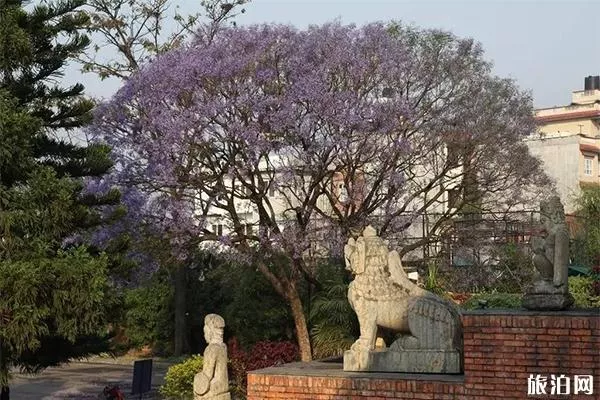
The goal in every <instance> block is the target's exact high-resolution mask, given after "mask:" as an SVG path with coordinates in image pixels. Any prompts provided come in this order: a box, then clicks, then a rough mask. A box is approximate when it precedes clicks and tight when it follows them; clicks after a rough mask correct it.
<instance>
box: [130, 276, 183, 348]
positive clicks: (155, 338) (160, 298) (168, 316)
mask: <svg viewBox="0 0 600 400" xmlns="http://www.w3.org/2000/svg"><path fill="white" fill-rule="evenodd" d="M172 298H173V289H172V285H171V284H170V282H169V281H168V276H167V275H166V274H164V273H162V272H159V273H157V274H155V276H154V277H153V278H152V279H151V280H150V281H149V282H147V283H146V284H145V285H144V286H141V287H138V288H135V289H129V290H127V291H126V292H125V318H124V321H123V325H124V326H125V335H126V336H127V339H128V341H129V345H130V346H132V347H136V348H140V347H142V346H144V345H152V346H153V347H154V348H155V349H157V350H159V349H160V348H161V347H164V346H167V347H168V346H169V343H170V342H171V337H172V335H173V333H172V331H173V328H172V322H171V321H172V310H171V307H170V305H171V302H172Z"/></svg>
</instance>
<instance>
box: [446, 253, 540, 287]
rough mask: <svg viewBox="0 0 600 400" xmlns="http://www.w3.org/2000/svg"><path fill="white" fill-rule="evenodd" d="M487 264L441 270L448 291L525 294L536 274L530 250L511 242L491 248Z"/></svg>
mask: <svg viewBox="0 0 600 400" xmlns="http://www.w3.org/2000/svg"><path fill="white" fill-rule="evenodd" d="M488 257H489V261H488V262H485V263H483V264H475V265H467V266H461V267H451V268H450V269H447V270H445V271H443V273H441V275H442V276H443V279H444V282H445V284H446V286H447V289H448V290H451V291H457V292H473V293H476V292H482V291H483V292H486V291H494V292H500V293H523V292H524V291H525V288H526V287H527V286H528V285H530V284H531V282H532V279H533V277H534V274H535V268H534V266H533V263H532V258H531V254H530V252H529V249H528V248H526V247H524V246H518V245H516V244H513V243H508V244H505V245H502V246H497V245H496V246H495V247H494V248H493V249H492V250H489V251H488Z"/></svg>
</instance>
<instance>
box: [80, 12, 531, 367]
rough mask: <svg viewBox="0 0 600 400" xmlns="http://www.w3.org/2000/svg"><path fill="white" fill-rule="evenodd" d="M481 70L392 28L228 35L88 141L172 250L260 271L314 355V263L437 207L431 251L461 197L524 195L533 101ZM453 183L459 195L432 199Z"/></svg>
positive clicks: (445, 45) (152, 83) (137, 78)
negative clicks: (304, 288)
mask: <svg viewBox="0 0 600 400" xmlns="http://www.w3.org/2000/svg"><path fill="white" fill-rule="evenodd" d="M490 69H491V66H490V64H489V63H487V62H486V61H484V60H483V57H482V50H481V48H480V46H479V45H477V44H476V43H474V42H473V41H472V40H470V39H459V38H456V37H455V36H453V35H451V34H449V33H445V32H439V31H423V30H418V29H413V28H405V27H403V26H401V25H399V24H391V25H386V24H381V23H375V24H369V25H366V26H364V27H361V28H357V27H354V26H343V25H341V24H339V23H333V24H326V25H324V26H320V27H310V28H309V29H307V30H297V29H295V28H293V27H289V26H273V25H265V26H252V27H244V28H231V29H225V30H222V31H219V32H218V33H217V34H216V35H215V36H214V38H213V40H212V41H207V40H204V39H203V38H202V37H199V38H198V39H197V41H196V42H194V43H193V44H191V45H189V46H186V47H182V48H179V49H177V50H174V51H172V52H169V53H166V54H164V55H162V56H161V57H159V58H158V59H157V60H156V61H154V62H153V63H151V64H149V65H147V66H145V67H144V68H142V69H141V70H140V72H139V73H137V74H135V75H133V76H132V77H131V78H130V79H129V80H128V81H127V82H126V83H125V85H124V86H123V88H122V89H121V90H120V91H119V92H118V93H117V94H116V95H115V96H114V97H113V99H112V100H111V101H110V102H109V103H108V104H105V105H104V106H103V107H101V108H100V109H99V110H98V113H97V115H96V122H95V125H94V126H93V128H92V129H91V133H92V134H93V135H95V137H96V138H98V139H99V140H101V141H103V142H106V143H108V144H109V145H110V146H111V147H112V148H113V156H114V160H115V162H116V163H117V166H118V168H116V169H115V174H114V176H113V181H112V182H113V183H114V184H116V185H121V186H123V187H128V188H131V189H132V190H135V191H136V193H137V194H138V195H141V198H143V199H145V200H144V201H143V203H142V204H140V206H139V207H138V210H140V219H143V220H144V221H146V222H147V223H149V224H150V223H154V224H156V225H157V226H160V227H161V229H162V230H163V232H164V234H165V235H167V236H168V237H169V238H170V240H171V241H172V245H173V251H174V252H178V251H181V250H184V249H185V248H186V247H187V248H188V249H189V248H190V246H191V247H193V246H198V245H200V244H201V243H202V242H215V241H218V243H219V244H220V247H219V248H221V249H223V248H225V249H228V250H230V251H231V253H232V254H234V255H236V256H237V257H238V259H239V260H240V261H243V262H247V263H248V264H252V265H253V266H255V267H256V268H257V270H258V271H260V273H262V274H263V275H264V276H265V277H266V278H267V279H268V280H269V282H270V283H271V284H272V285H273V287H274V288H275V290H276V291H277V292H278V293H279V294H280V295H281V296H282V298H283V299H285V301H286V302H287V304H288V305H289V307H290V309H291V311H292V314H293V316H294V320H295V326H296V334H297V339H298V344H299V346H300V349H301V357H302V359H303V360H310V359H311V346H310V341H309V334H308V329H307V323H306V319H305V313H304V307H303V303H302V301H301V298H300V295H299V287H300V284H301V283H302V282H304V281H309V282H311V283H315V284H318V282H316V277H315V271H314V270H315V267H314V266H315V265H316V262H315V260H314V257H311V256H315V257H320V256H322V255H323V254H324V252H327V251H330V250H336V251H338V252H339V250H340V248H341V246H340V245H341V243H342V242H343V241H344V240H345V238H346V237H347V235H349V234H356V232H358V231H359V230H360V229H362V228H363V227H364V226H365V225H366V224H368V223H373V224H375V225H376V226H377V227H378V229H379V230H380V233H381V234H382V235H386V234H388V233H397V232H398V231H401V230H404V229H406V228H408V227H409V226H410V225H411V223H412V222H413V220H414V217H415V216H418V215H420V214H421V213H423V212H424V211H425V210H429V209H430V208H432V207H437V208H438V209H440V210H441V214H440V218H439V221H438V222H437V225H436V226H435V227H434V228H433V229H432V230H431V232H430V233H429V236H428V237H425V238H423V241H421V242H420V243H419V244H418V245H423V244H424V243H426V242H427V241H429V240H434V239H435V237H436V235H439V233H440V231H441V230H442V229H444V227H445V226H446V225H445V224H444V221H446V222H447V221H448V220H449V219H450V218H452V216H453V215H455V214H456V213H457V212H460V211H461V210H464V208H465V207H469V208H470V209H477V210H485V209H489V208H495V209H502V210H505V209H507V208H510V207H512V206H513V205H514V204H515V203H517V202H522V201H524V200H526V194H527V193H528V192H527V190H526V189H527V188H528V187H529V185H532V184H534V183H537V182H536V180H537V179H538V177H541V176H543V174H542V173H541V172H540V169H539V163H538V162H537V161H536V160H535V159H533V158H531V157H530V156H529V155H528V153H527V150H526V148H525V146H524V145H523V144H522V143H521V138H523V137H524V136H525V135H527V134H529V133H531V132H532V130H533V129H534V122H533V119H532V105H531V100H530V98H529V96H528V95H526V94H523V93H522V92H520V91H519V90H518V89H517V88H516V87H515V85H514V83H513V82H511V81H510V80H505V79H499V78H496V77H494V76H492V75H491V73H490ZM451 187H452V188H455V190H460V191H461V193H462V194H463V195H462V196H460V197H459V199H458V200H455V201H454V202H453V204H452V205H453V207H442V206H441V205H443V204H444V203H445V202H446V201H447V197H446V196H447V190H448V189H449V188H451ZM137 198H138V199H139V198H140V197H137ZM215 214H218V215H221V220H222V221H226V222H225V227H224V229H223V231H222V232H220V231H219V229H213V228H212V225H213V224H215V222H214V221H216V219H215V218H216V217H215V216H214V215H215ZM217 225H218V224H217ZM340 239H341V240H340ZM413 246H414V244H413ZM181 257H182V259H184V258H185V254H183V255H182V256H181Z"/></svg>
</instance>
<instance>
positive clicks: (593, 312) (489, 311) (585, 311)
mask: <svg viewBox="0 0 600 400" xmlns="http://www.w3.org/2000/svg"><path fill="white" fill-rule="evenodd" d="M460 314H461V315H511V316H515V317H535V316H549V317H600V308H579V309H569V310H561V311H530V310H526V309H514V308H513V309H503V308H485V309H482V310H460Z"/></svg>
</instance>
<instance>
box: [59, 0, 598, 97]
mask: <svg viewBox="0 0 600 400" xmlns="http://www.w3.org/2000/svg"><path fill="white" fill-rule="evenodd" d="M173 3H174V4H178V5H179V6H180V10H181V11H182V12H185V11H189V12H196V11H199V10H198V7H199V3H200V1H199V0H173ZM245 8H246V12H245V13H244V14H242V15H240V16H239V17H238V18H237V22H238V24H241V25H246V24H257V23H258V24H260V23H271V22H274V23H282V24H291V25H294V26H297V27H298V28H305V27H307V26H308V25H313V24H322V23H324V22H328V21H332V20H336V19H337V20H340V21H341V22H342V23H345V24H346V23H354V24H357V25H362V24H365V23H368V22H373V21H390V20H399V21H402V22H403V23H408V24H411V25H416V26H419V27H421V28H436V29H443V30H447V31H451V32H453V33H454V34H455V35H457V36H460V37H471V38H473V39H475V40H476V41H478V42H480V43H481V44H482V46H483V49H484V51H485V58H486V59H487V60H489V61H492V62H493V64H494V68H493V73H494V74H496V75H498V76H500V77H504V78H513V79H514V80H515V81H516V82H517V84H518V85H519V86H520V87H521V89H523V90H526V91H530V92H531V93H532V96H533V101H534V106H535V107H537V108H541V107H552V106H554V105H565V104H569V103H570V101H571V92H572V91H573V90H582V89H583V80H584V77H586V76H588V75H600V25H598V24H597V18H598V16H599V15H600V0H588V1H584V0H563V1H558V0H550V1H534V0H530V1H517V0H504V1H499V0H479V1H477V0H462V1H456V0H436V1H434V0H398V1H392V0H387V1H384V0H374V1H357V0H355V1H348V0H346V1H342V0H322V1H317V0H304V1H299V0H278V1H276V0H270V1H269V0H254V1H252V2H250V3H249V4H247V5H246V6H245ZM66 78H67V80H68V81H70V80H71V79H73V81H74V82H76V81H79V82H82V83H83V84H84V85H85V86H86V88H87V92H88V94H90V95H92V96H94V97H98V98H105V99H106V98H109V97H110V96H111V95H112V94H113V93H114V92H115V91H116V90H118V88H119V86H120V82H119V81H118V80H112V81H103V82H101V81H100V80H99V78H97V77H96V75H93V74H84V75H83V76H82V75H81V74H80V72H79V70H78V69H77V67H75V66H71V67H70V68H69V69H68V71H67V76H66Z"/></svg>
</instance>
